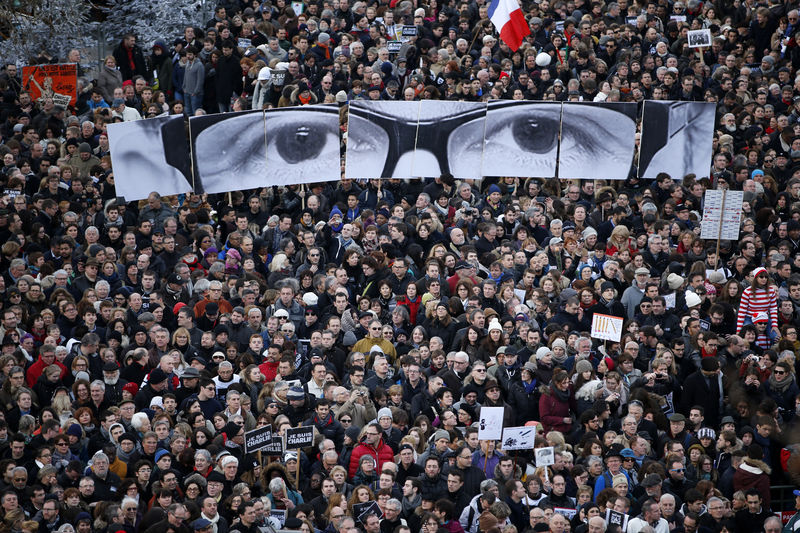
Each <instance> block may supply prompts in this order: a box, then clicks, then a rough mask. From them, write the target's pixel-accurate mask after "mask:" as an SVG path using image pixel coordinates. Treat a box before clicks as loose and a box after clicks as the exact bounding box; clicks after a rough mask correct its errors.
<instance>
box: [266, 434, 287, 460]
mask: <svg viewBox="0 0 800 533" xmlns="http://www.w3.org/2000/svg"><path fill="white" fill-rule="evenodd" d="M261 450H262V451H263V452H264V453H266V454H267V455H281V454H282V453H283V437H281V436H280V435H276V434H275V433H273V434H272V440H271V441H270V443H269V444H268V445H266V446H265V447H264V448H262V449H261Z"/></svg>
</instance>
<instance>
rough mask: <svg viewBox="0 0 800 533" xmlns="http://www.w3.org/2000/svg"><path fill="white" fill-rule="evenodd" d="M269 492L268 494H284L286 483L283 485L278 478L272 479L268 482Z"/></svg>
mask: <svg viewBox="0 0 800 533" xmlns="http://www.w3.org/2000/svg"><path fill="white" fill-rule="evenodd" d="M269 491H270V492H281V491H284V492H285V491H286V483H284V481H283V480H282V479H281V478H279V477H276V478H273V479H272V480H271V481H270V482H269Z"/></svg>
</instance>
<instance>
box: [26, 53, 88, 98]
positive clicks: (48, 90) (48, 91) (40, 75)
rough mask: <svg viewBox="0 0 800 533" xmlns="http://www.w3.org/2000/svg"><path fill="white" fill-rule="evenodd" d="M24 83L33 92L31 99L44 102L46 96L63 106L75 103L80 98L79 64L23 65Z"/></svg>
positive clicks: (27, 89)
mask: <svg viewBox="0 0 800 533" xmlns="http://www.w3.org/2000/svg"><path fill="white" fill-rule="evenodd" d="M22 84H23V87H24V88H25V90H26V91H28V92H29V93H30V94H31V99H32V100H36V101H38V102H39V104H40V105H41V104H43V103H44V100H45V99H46V98H52V99H53V103H54V104H56V105H60V106H62V107H67V106H70V105H73V104H75V103H76V102H77V100H78V65H77V64H76V63H64V64H59V65H34V66H31V67H22Z"/></svg>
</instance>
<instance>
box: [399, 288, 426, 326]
mask: <svg viewBox="0 0 800 533" xmlns="http://www.w3.org/2000/svg"><path fill="white" fill-rule="evenodd" d="M397 305H403V306H405V307H406V308H407V309H408V314H409V315H411V316H410V317H409V319H408V320H409V322H411V325H412V326H416V325H417V313H418V312H419V308H420V306H421V305H422V296H420V295H419V294H418V295H417V298H416V299H415V301H413V302H412V301H411V300H409V299H408V297H407V296H402V297H400V298H398V299H397Z"/></svg>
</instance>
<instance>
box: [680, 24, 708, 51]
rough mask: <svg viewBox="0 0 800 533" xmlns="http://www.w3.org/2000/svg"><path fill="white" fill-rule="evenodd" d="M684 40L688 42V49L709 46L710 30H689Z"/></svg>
mask: <svg viewBox="0 0 800 533" xmlns="http://www.w3.org/2000/svg"><path fill="white" fill-rule="evenodd" d="M686 38H687V40H688V41H689V48H701V47H704V46H711V30H710V29H708V28H703V29H702V30H689V33H688V34H687V36H686Z"/></svg>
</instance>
